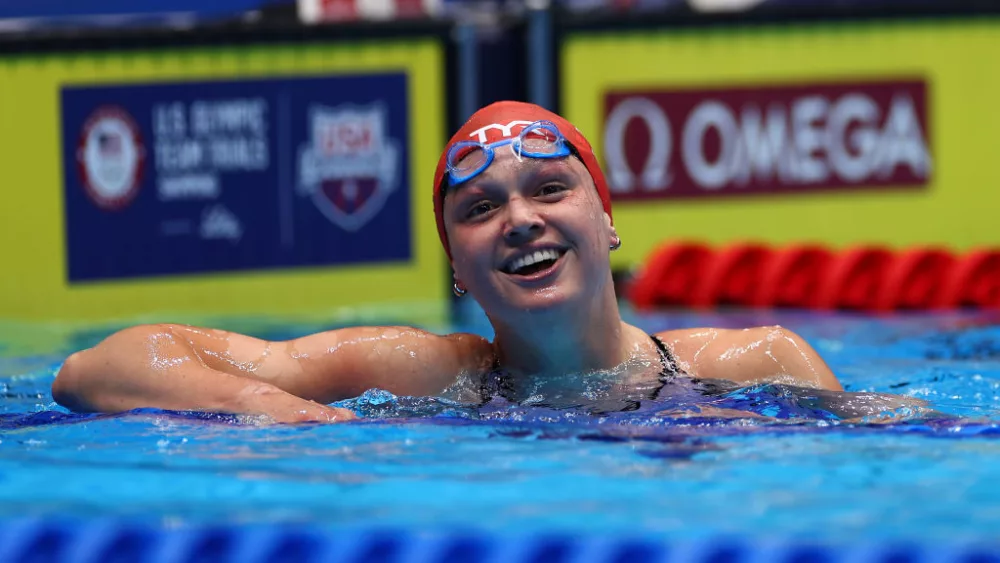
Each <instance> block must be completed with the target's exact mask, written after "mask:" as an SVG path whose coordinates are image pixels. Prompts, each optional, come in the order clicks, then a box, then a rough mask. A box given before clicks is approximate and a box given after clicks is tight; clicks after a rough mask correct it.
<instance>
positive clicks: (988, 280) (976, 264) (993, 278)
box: [934, 249, 1000, 309]
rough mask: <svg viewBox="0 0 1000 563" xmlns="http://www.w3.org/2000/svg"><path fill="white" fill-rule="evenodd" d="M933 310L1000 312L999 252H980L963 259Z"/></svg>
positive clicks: (977, 251)
mask: <svg viewBox="0 0 1000 563" xmlns="http://www.w3.org/2000/svg"><path fill="white" fill-rule="evenodd" d="M934 306H935V307H936V308H942V309H945V308H947V309H952V308H957V307H978V308H984V309H987V308H988V309H1000V250H988V249H977V250H972V251H970V252H968V253H966V254H965V255H963V256H961V257H960V258H959V259H958V261H957V263H955V264H954V265H953V266H952V268H951V270H950V271H949V272H948V275H947V276H946V277H945V279H944V280H943V283H942V288H941V291H940V292H939V293H938V295H937V299H935V301H934Z"/></svg>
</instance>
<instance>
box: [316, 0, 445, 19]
mask: <svg viewBox="0 0 1000 563" xmlns="http://www.w3.org/2000/svg"><path fill="white" fill-rule="evenodd" d="M298 9H299V19H301V20H302V21H303V22H305V23H322V22H342V21H356V20H391V19H407V18H426V17H431V16H436V15H437V14H438V13H439V12H440V11H441V0H298Z"/></svg>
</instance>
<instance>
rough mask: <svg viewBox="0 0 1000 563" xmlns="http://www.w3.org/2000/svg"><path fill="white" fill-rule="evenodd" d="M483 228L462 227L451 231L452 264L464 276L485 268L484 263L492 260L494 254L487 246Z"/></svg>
mask: <svg viewBox="0 0 1000 563" xmlns="http://www.w3.org/2000/svg"><path fill="white" fill-rule="evenodd" d="M482 231H483V229H477V228H467V227H460V228H456V229H451V230H450V231H449V235H448V236H449V241H451V260H452V262H451V266H452V269H454V270H455V273H456V274H458V275H459V276H460V277H463V278H470V277H471V276H473V275H475V274H477V273H479V272H481V271H482V270H483V267H482V264H484V263H489V262H490V261H491V259H492V258H491V256H492V254H491V253H490V251H489V248H488V247H487V246H486V242H485V238H486V237H485V233H483V232H482Z"/></svg>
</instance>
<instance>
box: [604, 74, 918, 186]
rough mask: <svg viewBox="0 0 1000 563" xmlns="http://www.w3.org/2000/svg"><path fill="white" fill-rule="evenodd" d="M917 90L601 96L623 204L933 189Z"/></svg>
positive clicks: (609, 163) (889, 84)
mask: <svg viewBox="0 0 1000 563" xmlns="http://www.w3.org/2000/svg"><path fill="white" fill-rule="evenodd" d="M927 124H928V115H927V88H926V84H925V83H924V82H923V81H922V80H911V81H883V82H863V83H837V84H816V85H796V86H767V87H755V88H725V89H713V90H654V91H634V92H613V93H608V94H607V95H606V96H605V124H604V161H605V165H606V171H607V174H608V181H609V183H610V186H611V190H612V193H613V195H614V197H615V199H617V200H628V199H653V198H656V199H661V198H662V199H667V198H689V197H699V196H714V195H723V196H725V195H743V194H756V193H773V192H792V191H795V192H799V191H806V190H818V189H836V188H854V189H857V188H881V187H888V186H892V187H911V188H914V187H920V186H926V185H927V182H928V180H929V178H930V174H931V169H932V159H931V151H930V146H929V131H928V129H927Z"/></svg>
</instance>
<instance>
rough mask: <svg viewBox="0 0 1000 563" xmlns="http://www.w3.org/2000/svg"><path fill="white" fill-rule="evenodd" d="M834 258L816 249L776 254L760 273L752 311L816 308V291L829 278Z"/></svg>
mask: <svg viewBox="0 0 1000 563" xmlns="http://www.w3.org/2000/svg"><path fill="white" fill-rule="evenodd" d="M833 259H834V254H833V252H831V251H830V250H828V249H826V248H824V247H822V246H818V245H809V244H805V245H796V246H790V247H788V248H783V249H779V250H776V251H775V252H774V253H773V254H772V255H771V258H770V260H768V261H767V262H766V263H765V264H764V266H763V269H762V271H761V274H760V276H761V277H760V282H759V283H758V284H757V291H756V293H755V294H754V296H753V300H752V301H751V303H750V304H751V305H753V306H754V307H790V308H799V309H815V308H817V307H819V288H820V287H821V286H822V284H823V281H824V280H825V279H826V277H827V276H828V274H829V269H830V264H832V263H833Z"/></svg>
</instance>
